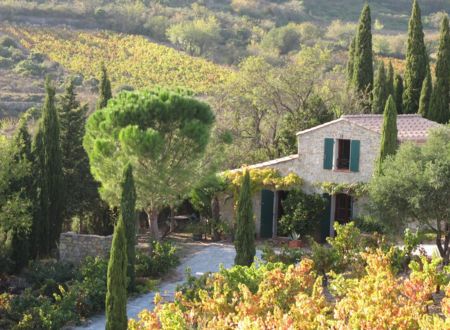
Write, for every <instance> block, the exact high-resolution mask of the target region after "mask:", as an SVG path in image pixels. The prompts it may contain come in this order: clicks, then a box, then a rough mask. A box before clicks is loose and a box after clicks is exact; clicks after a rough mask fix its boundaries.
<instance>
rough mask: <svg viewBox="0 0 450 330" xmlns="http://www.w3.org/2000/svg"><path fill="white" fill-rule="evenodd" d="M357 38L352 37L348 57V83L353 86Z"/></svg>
mask: <svg viewBox="0 0 450 330" xmlns="http://www.w3.org/2000/svg"><path fill="white" fill-rule="evenodd" d="M355 39H356V37H353V38H352V41H351V42H350V46H349V48H348V59H347V85H348V86H351V84H352V80H353V67H354V65H355V62H354V58H355Z"/></svg>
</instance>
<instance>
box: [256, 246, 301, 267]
mask: <svg viewBox="0 0 450 330" xmlns="http://www.w3.org/2000/svg"><path fill="white" fill-rule="evenodd" d="M304 256H305V252H303V251H302V250H301V249H290V248H288V247H286V246H283V247H282V248H281V250H280V252H276V251H275V250H274V249H273V248H272V247H270V246H269V245H268V244H266V245H264V247H263V249H262V254H261V259H262V260H264V261H265V262H270V263H280V262H281V263H283V264H286V265H295V264H297V263H299V262H300V260H301V259H302V258H303V257H304Z"/></svg>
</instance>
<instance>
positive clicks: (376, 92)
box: [372, 61, 388, 113]
mask: <svg viewBox="0 0 450 330" xmlns="http://www.w3.org/2000/svg"><path fill="white" fill-rule="evenodd" d="M387 97H388V90H387V82H386V70H385V68H384V63H383V61H381V62H380V63H379V64H378V69H377V74H376V76H375V83H374V85H373V90H372V113H382V112H383V109H384V106H385V104H386V100H387Z"/></svg>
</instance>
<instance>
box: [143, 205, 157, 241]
mask: <svg viewBox="0 0 450 330" xmlns="http://www.w3.org/2000/svg"><path fill="white" fill-rule="evenodd" d="M145 213H147V220H148V226H149V228H150V233H151V235H152V238H153V239H155V240H159V239H160V232H159V228H158V213H159V212H158V210H157V209H150V210H147V211H146V212H145Z"/></svg>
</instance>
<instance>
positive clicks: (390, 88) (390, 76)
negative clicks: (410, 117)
mask: <svg viewBox="0 0 450 330" xmlns="http://www.w3.org/2000/svg"><path fill="white" fill-rule="evenodd" d="M386 90H387V96H389V95H392V96H394V95H395V89H394V67H393V66H392V61H389V65H388V69H387V74H386Z"/></svg>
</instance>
